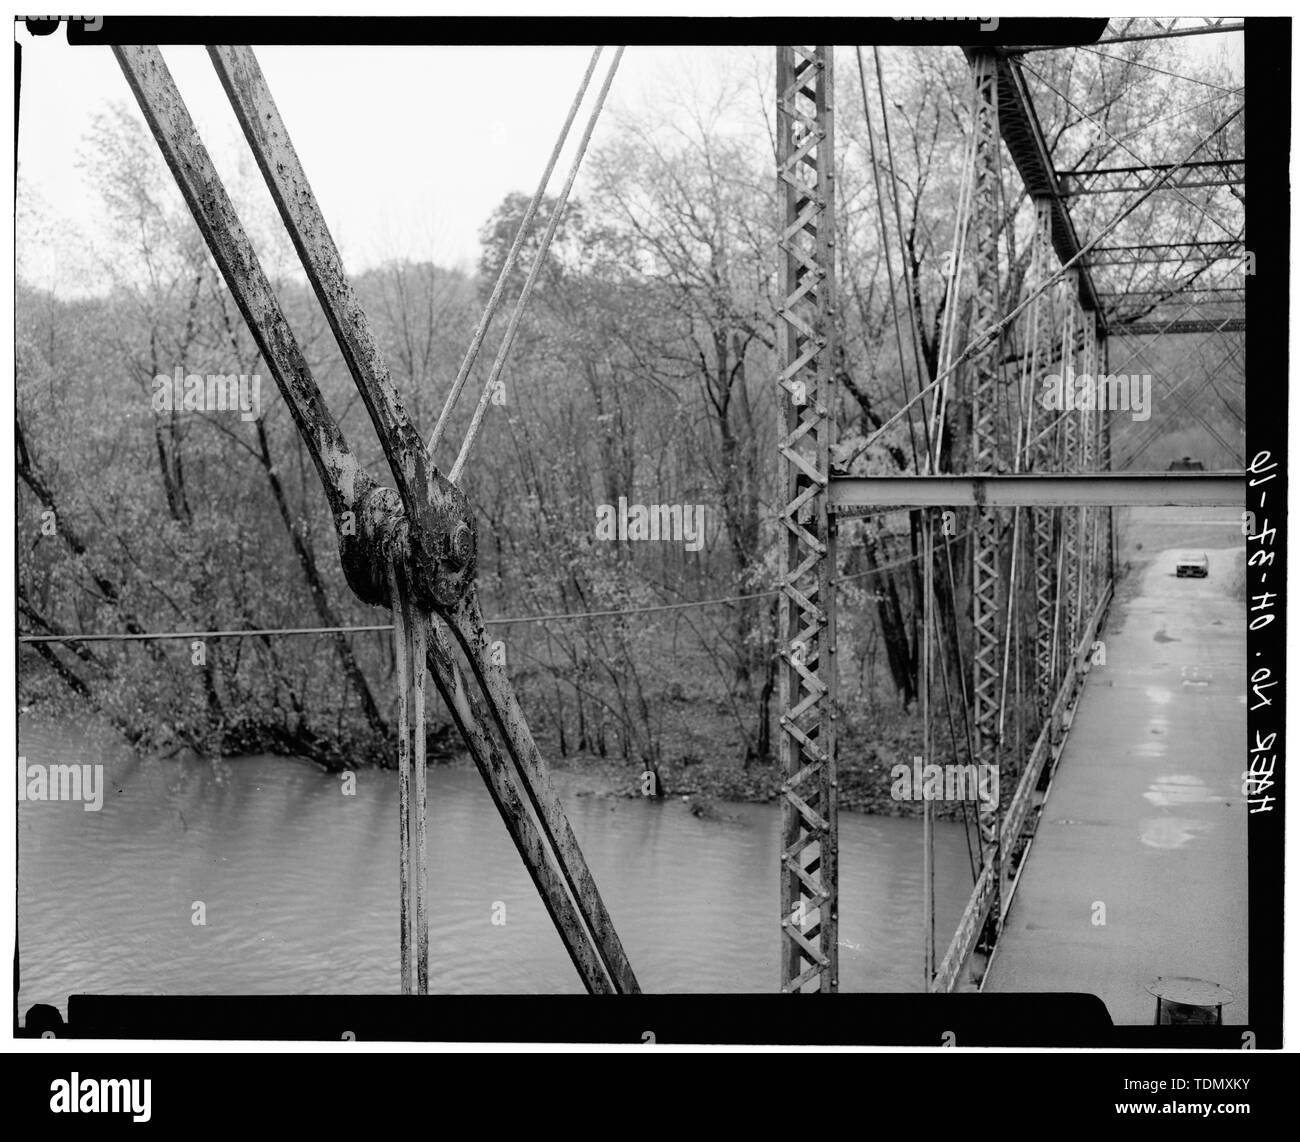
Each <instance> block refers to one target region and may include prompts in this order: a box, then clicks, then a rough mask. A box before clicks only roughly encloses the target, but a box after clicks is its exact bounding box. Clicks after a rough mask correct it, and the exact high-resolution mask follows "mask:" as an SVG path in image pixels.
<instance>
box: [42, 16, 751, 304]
mask: <svg viewBox="0 0 1300 1142" xmlns="http://www.w3.org/2000/svg"><path fill="white" fill-rule="evenodd" d="M17 35H18V39H19V41H20V42H22V43H23V45H24V51H23V72H22V96H21V99H22V102H21V112H20V116H21V117H20V125H19V147H18V155H19V175H20V178H21V180H22V184H23V187H24V188H25V189H27V190H30V191H34V192H35V194H34V197H35V198H36V199H37V200H39V201H40V203H41V204H42V206H43V208H44V209H45V210H47V211H48V212H49V214H50V215H51V216H53V217H56V218H59V219H60V220H61V221H62V222H63V224H66V225H71V226H74V227H76V228H77V229H78V230H79V231H81V232H82V233H83V234H86V235H90V234H93V233H94V232H95V231H96V229H97V226H98V222H97V212H98V211H99V209H100V203H99V197H98V194H97V192H96V190H95V187H94V185H93V181H92V179H93V176H92V175H91V174H90V173H89V172H87V171H86V170H84V169H82V168H80V167H79V166H78V164H77V155H78V152H79V150H81V149H82V145H83V140H84V138H85V136H86V134H87V131H88V130H89V128H90V124H91V122H92V119H93V117H94V115H95V114H97V113H98V112H100V111H102V110H104V109H105V108H106V107H107V106H108V104H110V103H111V102H113V101H118V102H121V103H123V104H124V105H126V106H128V107H129V108H130V109H131V112H132V113H133V114H135V115H137V116H138V115H139V112H138V109H137V108H136V105H135V101H134V99H133V98H132V96H131V94H130V92H129V90H128V89H127V86H126V81H125V79H124V78H123V76H122V72H121V70H120V68H119V67H118V65H117V62H116V61H115V60H114V58H113V56H112V54H111V52H110V51H109V49H107V48H97V47H76V48H73V47H69V46H68V44H67V43H66V40H65V38H64V35H63V33H62V32H60V33H58V34H56V35H54V36H48V37H38V38H32V37H30V36H28V35H27V33H26V31H25V30H24V29H22V27H21V25H20V26H19V30H18V32H17ZM163 54H164V57H165V58H166V60H167V64H168V67H169V68H170V69H171V72H172V75H173V77H174V78H175V80H176V83H177V86H178V87H179V88H180V90H181V93H182V95H183V96H184V98H185V101H186V104H187V105H188V107H189V109H190V113H191V114H192V115H193V116H194V119H195V121H196V123H197V124H198V128H199V132H200V135H201V136H202V138H203V140H204V142H205V144H206V145H207V146H208V148H209V150H210V151H211V152H212V153H213V159H214V161H215V162H216V163H217V166H218V169H219V170H220V171H221V174H222V177H223V179H225V180H226V183H227V186H228V187H229V186H233V185H234V184H235V179H234V176H235V171H236V170H237V167H236V162H237V161H238V158H239V156H240V153H241V152H244V153H246V145H245V144H244V142H243V139H242V136H241V135H240V132H239V128H238V125H237V123H236V121H235V118H234V114H233V112H232V111H231V109H230V105H229V103H228V102H227V100H226V97H225V94H224V92H223V91H222V89H221V86H220V84H219V83H218V81H217V77H216V72H215V71H214V70H213V67H212V64H211V63H210V61H209V60H208V58H207V54H206V52H205V51H204V49H202V48H201V47H166V48H164V49H163ZM773 54H774V53H773V49H771V48H770V47H764V48H717V47H714V48H688V49H683V48H656V47H631V48H628V49H627V51H626V52H625V54H624V56H623V60H622V63H621V64H620V67H619V71H618V74H617V75H616V77H615V80H614V84H613V86H612V88H611V90H610V96H609V101H608V103H607V104H606V110H605V112H604V114H603V116H602V118H601V120H600V122H599V123H598V124H597V127H596V132H595V134H594V136H593V138H592V143H591V148H592V149H595V148H596V147H598V146H599V145H600V142H601V139H602V138H603V137H607V136H608V134H609V132H610V131H611V129H612V128H613V124H614V118H615V117H616V116H617V115H618V114H620V113H633V114H639V113H642V112H644V111H647V110H652V109H653V108H654V107H655V106H656V105H658V104H662V102H663V100H664V98H665V93H666V92H673V93H674V94H675V96H676V97H681V96H682V95H683V94H684V92H685V91H687V90H690V91H691V92H693V94H694V95H695V96H698V97H701V98H703V99H713V98H716V97H717V94H718V92H719V90H720V87H721V84H720V74H721V72H722V71H723V70H728V69H729V70H730V71H731V73H732V74H739V75H742V76H743V75H744V74H745V73H746V72H749V71H752V70H753V69H754V68H755V67H756V66H765V67H766V69H767V70H769V71H770V62H769V61H770V58H771V57H772V56H773ZM590 55H591V48H589V47H575V48H568V47H558V46H550V47H451V48H446V47H376V48H345V47H340V48H334V47H259V48H258V49H257V56H258V59H259V61H260V62H261V65H262V69H263V71H264V72H265V74H266V77H267V82H268V83H269V85H270V87H271V91H272V93H273V94H274V96H275V99H276V103H277V104H278V106H279V108H280V112H281V114H282V115H283V117H284V120H285V123H286V124H287V126H288V128H289V131H290V133H291V135H292V138H293V142H294V145H295V147H296V148H297V150H298V154H299V157H300V158H301V159H302V163H303V166H304V168H305V169H306V171H307V175H308V177H309V178H310V180H311V183H312V186H313V189H314V190H315V192H316V195H317V198H318V199H319V201H320V203H321V206H322V209H323V210H324V212H325V216H326V220H327V221H328V223H329V225H330V227H331V229H332V231H333V233H334V236H335V239H336V241H337V242H338V243H339V246H340V248H341V249H342V251H343V253H344V257H345V259H346V261H347V263H348V265H349V268H351V269H353V270H360V269H364V268H365V267H367V266H370V265H374V264H376V263H378V262H381V261H383V260H385V259H387V258H392V257H397V256H410V257H413V258H417V259H424V258H428V259H432V260H434V261H437V262H438V263H440V264H442V265H447V266H453V265H457V264H461V265H464V266H466V267H470V266H472V265H473V264H474V263H475V262H476V261H477V258H478V252H479V245H478V232H479V228H480V227H481V226H482V224H483V223H484V222H485V221H486V220H487V217H488V215H489V214H490V212H491V211H492V209H493V207H495V206H496V205H497V203H499V202H500V201H501V199H502V198H503V197H504V196H505V195H506V194H507V193H509V192H510V191H524V192H527V193H529V194H531V193H532V191H533V189H534V188H535V186H536V184H537V180H538V178H539V177H540V175H541V172H542V170H543V169H544V166H545V163H546V159H547V156H548V155H549V153H550V150H551V148H552V146H553V145H554V143H555V139H556V137H557V136H558V133H559V129H560V127H561V125H562V123H563V121H564V117H565V114H566V113H567V111H568V108H569V105H570V103H571V101H572V99H573V97H574V94H575V93H576V91H577V88H578V84H579V81H580V80H581V77H582V75H583V72H584V70H585V68H586V66H587V62H588V60H589V59H590ZM612 56H613V49H612V48H607V49H606V51H605V53H604V55H603V56H602V58H601V63H600V65H598V67H597V71H596V75H595V77H594V78H593V81H592V84H591V88H590V90H589V91H588V95H587V101H586V103H585V104H584V110H583V112H582V113H581V114H580V116H579V119H578V121H577V122H576V123H575V125H574V128H573V130H572V131H571V132H570V138H569V144H568V146H567V148H566V150H565V152H564V154H563V155H562V157H561V159H560V163H559V164H558V165H557V168H556V172H555V174H554V175H553V176H552V188H553V191H554V190H558V188H559V187H560V186H561V185H562V184H563V179H564V175H565V173H566V172H567V170H568V166H569V162H570V160H571V157H572V153H573V150H574V147H575V146H576V143H577V140H578V138H579V137H580V135H581V133H582V124H583V123H584V122H585V117H586V108H587V107H589V106H590V105H591V103H592V101H593V100H594V97H595V93H596V91H597V90H598V88H599V86H600V80H601V77H602V76H603V74H604V69H605V67H606V66H607V64H608V62H609V61H610V60H611V59H612ZM751 86H752V85H751ZM765 86H766V85H765ZM763 94H764V95H766V94H767V92H766V90H764V91H763ZM743 103H744V105H745V106H746V107H747V108H749V109H751V111H752V117H753V123H754V125H755V126H756V127H757V128H758V129H759V130H761V128H762V118H761V116H762V109H761V103H760V96H759V93H758V91H757V89H756V88H755V89H754V94H753V97H752V98H750V99H746V100H743ZM590 153H591V151H590V150H589V151H588V154H590ZM159 170H160V172H161V173H162V175H163V176H164V177H169V176H167V175H166V169H165V167H163V166H162V165H161V157H160V163H159ZM581 187H582V183H581V179H580V180H579V182H578V184H577V188H576V189H575V194H578V195H580V193H581ZM237 197H238V196H237ZM19 243H20V246H21V245H22V237H21V235H20V237H19ZM26 258H27V251H24V263H25V265H26ZM75 260H76V257H75V251H64V252H63V263H64V264H63V265H62V267H61V268H60V269H59V270H58V271H57V279H58V281H59V284H60V286H61V287H62V288H63V289H69V290H74V291H76V292H80V291H79V290H76V286H75V284H74V281H73V280H72V279H74V278H75V277H77V276H78V273H77V270H76V269H75V268H74V266H73V265H71V264H70V263H71V262H73V261H75ZM38 262H39V259H38ZM33 268H34V267H33ZM47 270H48V267H47ZM34 276H36V277H37V280H39V281H42V282H43V283H44V284H54V282H53V281H51V280H50V278H49V277H48V276H47V274H46V273H45V272H42V273H40V274H38V275H34Z"/></svg>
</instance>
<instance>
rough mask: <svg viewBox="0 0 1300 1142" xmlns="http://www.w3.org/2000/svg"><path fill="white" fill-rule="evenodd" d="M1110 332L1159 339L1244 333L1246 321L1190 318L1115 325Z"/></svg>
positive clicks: (1243, 319) (1235, 318) (1118, 335)
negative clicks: (1187, 335) (1179, 334)
mask: <svg viewBox="0 0 1300 1142" xmlns="http://www.w3.org/2000/svg"><path fill="white" fill-rule="evenodd" d="M1110 332H1111V333H1112V334H1114V335H1115V336H1117V337H1159V336H1160V335H1162V334H1165V333H1245V332H1246V319H1245V318H1244V317H1233V318H1230V319H1229V320H1227V321H1223V320H1222V319H1220V320H1218V321H1216V320H1215V319H1214V318H1212V317H1204V318H1201V317H1198V318H1191V319H1189V320H1187V321H1174V322H1169V323H1166V322H1161V321H1130V322H1129V323H1128V324H1127V325H1125V324H1115V325H1112V326H1111V327H1110Z"/></svg>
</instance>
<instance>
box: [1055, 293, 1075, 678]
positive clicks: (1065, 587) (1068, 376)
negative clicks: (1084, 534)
mask: <svg viewBox="0 0 1300 1142" xmlns="http://www.w3.org/2000/svg"><path fill="white" fill-rule="evenodd" d="M1078 318H1079V282H1078V275H1077V274H1076V273H1075V272H1074V271H1073V270H1068V271H1066V290H1065V321H1064V328H1063V329H1062V332H1061V376H1062V377H1064V378H1065V385H1066V386H1067V389H1068V391H1069V392H1070V393H1071V394H1072V393H1073V389H1074V383H1075V377H1076V373H1075V368H1074V366H1075V362H1076V360H1077V357H1076V354H1075V340H1076V337H1075V332H1076V329H1077V328H1078ZM1078 465H1079V421H1078V417H1077V416H1076V415H1075V414H1074V413H1072V412H1067V411H1065V410H1064V409H1063V410H1062V414H1061V471H1063V472H1073V471H1076V470H1077V469H1078ZM1077 512H1078V509H1077V508H1062V509H1061V532H1060V542H1061V547H1062V549H1063V551H1062V559H1061V562H1060V568H1061V573H1060V582H1059V583H1058V584H1057V592H1058V597H1059V599H1060V608H1061V618H1060V632H1061V637H1060V642H1059V645H1058V648H1057V653H1058V655H1059V657H1058V661H1059V662H1060V663H1062V664H1064V663H1066V662H1068V661H1069V658H1070V655H1071V654H1072V653H1073V652H1074V646H1075V642H1076V640H1077V638H1078V633H1077V632H1078V629H1079V607H1078V601H1079V600H1078V593H1077V586H1078V575H1079V531H1078V526H1077V522H1076V520H1077ZM1062 676H1064V667H1063V665H1062Z"/></svg>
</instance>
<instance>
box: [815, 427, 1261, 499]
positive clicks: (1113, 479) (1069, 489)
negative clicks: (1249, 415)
mask: <svg viewBox="0 0 1300 1142" xmlns="http://www.w3.org/2000/svg"><path fill="white" fill-rule="evenodd" d="M1108 446H1109V441H1107V445H1106V447H1108ZM1245 479H1246V477H1245V474H1244V473H1242V472H1105V471H1103V472H1078V473H1075V472H1021V473H1018V474H1007V475H982V474H971V475H967V476H961V475H947V474H944V475H938V476H832V477H831V482H830V509H831V511H832V512H834V513H835V514H836V515H855V514H862V513H864V512H878V511H884V510H904V509H910V508H960V507H977V506H985V507H991V508H1078V507H1094V508H1096V507H1117V508H1118V507H1184V508H1210V507H1240V506H1241V505H1242V504H1244V503H1245V502H1246V485H1245Z"/></svg>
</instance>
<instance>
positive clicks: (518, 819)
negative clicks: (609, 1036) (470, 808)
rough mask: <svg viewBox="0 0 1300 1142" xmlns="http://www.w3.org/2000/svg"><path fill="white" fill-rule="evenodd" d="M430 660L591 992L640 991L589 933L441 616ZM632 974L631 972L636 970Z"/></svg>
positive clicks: (441, 691)
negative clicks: (620, 980) (614, 974)
mask: <svg viewBox="0 0 1300 1142" xmlns="http://www.w3.org/2000/svg"><path fill="white" fill-rule="evenodd" d="M427 659H428V664H429V671H430V673H431V674H432V675H433V682H434V685H435V686H436V687H437V688H438V693H439V694H441V695H442V698H443V701H445V702H446V704H447V709H448V710H449V711H450V713H451V716H452V720H453V721H454V722H455V723H456V728H457V729H458V730H459V731H460V735H461V737H462V738H464V739H465V744H466V745H467V746H468V747H469V751H470V755H471V756H472V757H473V758H474V764H475V765H476V766H477V767H478V771H479V773H480V774H481V775H482V777H483V782H484V784H485V785H486V786H487V788H488V792H489V793H490V794H491V795H492V800H493V802H494V803H495V804H496V807H497V811H498V812H499V813H500V814H501V819H502V821H504V822H505V826H506V829H507V830H508V831H509V833H510V839H511V840H512V841H514V844H515V848H516V849H517V850H518V852H519V855H520V857H521V858H522V859H523V862H524V865H525V867H526V868H527V869H528V873H529V875H530V876H531V877H532V879H533V884H534V885H536V886H537V891H538V894H539V895H540V896H541V898H542V903H543V904H545V906H546V910H547V912H549V913H550V916H551V921H552V922H553V923H554V924H555V928H556V931H558V932H559V934H560V938H561V940H562V941H563V942H564V947H565V950H566V951H568V953H569V958H570V959H571V960H572V961H573V966H574V967H575V968H577V970H578V974H579V976H581V977H582V981H583V983H584V984H585V986H586V988H587V990H588V991H590V992H592V993H599V994H612V993H615V992H618V991H620V990H623V991H628V992H635V991H639V990H640V988H639V987H638V986H637V984H636V980H635V978H634V977H633V978H630V979H629V980H628V981H627V982H626V984H625V986H624V987H622V988H620V987H618V986H616V984H615V983H614V981H613V980H611V979H610V977H609V973H608V972H607V971H606V970H605V966H604V964H603V962H602V960H601V957H600V956H599V955H598V953H597V951H596V946H595V943H594V942H593V941H592V940H591V939H590V937H589V936H588V934H587V930H586V928H585V926H584V924H583V919H582V915H581V913H580V912H579V910H578V907H577V905H575V903H574V902H573V899H572V898H571V897H570V895H569V892H568V889H567V888H566V885H565V879H564V877H563V875H562V874H561V872H560V870H559V868H558V867H557V865H556V864H555V863H553V862H552V860H551V859H550V852H549V849H548V847H547V843H546V840H545V838H544V837H543V835H542V832H541V830H540V829H539V828H538V826H537V825H536V823H535V822H534V820H533V818H532V816H531V815H530V813H529V810H528V805H527V802H526V794H525V793H524V792H523V791H522V790H521V783H520V781H519V778H518V777H517V776H516V774H515V772H514V770H513V768H512V766H511V765H510V763H509V762H508V761H507V760H506V758H505V757H504V756H503V754H502V751H501V749H500V747H499V746H498V744H497V742H496V740H495V738H494V737H493V736H492V735H491V733H490V732H489V730H488V727H489V726H490V725H491V717H490V715H489V714H488V713H487V711H486V710H484V709H483V706H482V705H481V703H480V702H479V701H478V699H477V698H475V696H474V694H473V692H472V691H471V690H470V688H469V686H467V685H466V683H465V678H464V675H463V674H462V673H461V669H460V667H459V666H458V665H457V664H456V659H455V656H454V653H453V651H452V647H451V643H450V641H449V640H448V638H447V634H446V632H445V630H444V628H443V625H442V623H441V622H440V621H439V620H437V619H435V620H434V621H433V623H432V627H431V630H430V637H429V644H428V652H427ZM627 975H628V976H629V977H630V976H631V971H630V969H629V970H628V972H627Z"/></svg>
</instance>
